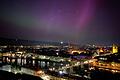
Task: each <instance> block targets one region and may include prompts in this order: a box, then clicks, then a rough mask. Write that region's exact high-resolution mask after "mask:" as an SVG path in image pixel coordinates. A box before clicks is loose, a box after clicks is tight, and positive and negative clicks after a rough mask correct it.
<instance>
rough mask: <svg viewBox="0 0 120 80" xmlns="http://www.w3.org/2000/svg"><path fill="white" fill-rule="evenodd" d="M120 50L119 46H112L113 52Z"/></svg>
mask: <svg viewBox="0 0 120 80" xmlns="http://www.w3.org/2000/svg"><path fill="white" fill-rule="evenodd" d="M117 52H118V47H117V46H116V45H114V44H113V46H112V53H117Z"/></svg>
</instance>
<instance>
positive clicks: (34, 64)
mask: <svg viewBox="0 0 120 80" xmlns="http://www.w3.org/2000/svg"><path fill="white" fill-rule="evenodd" d="M0 61H1V65H8V64H9V65H12V64H14V65H19V66H23V67H29V68H34V69H38V68H39V69H46V70H47V69H49V68H52V67H55V68H59V67H62V66H65V65H66V64H67V63H64V62H62V63H61V62H53V61H49V60H40V59H39V60H37V59H36V60H35V59H31V58H9V57H2V58H1V60H0ZM61 64H62V65H61Z"/></svg>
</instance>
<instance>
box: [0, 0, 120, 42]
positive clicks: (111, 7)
mask: <svg viewBox="0 0 120 80" xmlns="http://www.w3.org/2000/svg"><path fill="white" fill-rule="evenodd" d="M0 37H5V38H15V39H16V38H17V39H26V40H37V41H39V40H47V41H66V42H67V41H69V42H77V43H80V44H87V43H91V44H112V43H120V3H119V0H0Z"/></svg>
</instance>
